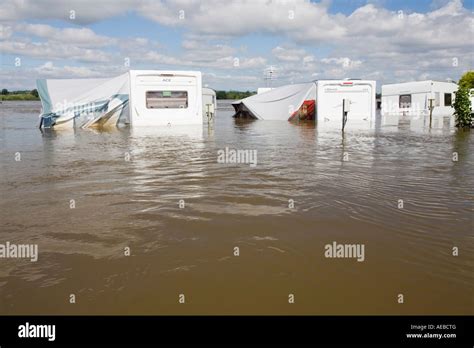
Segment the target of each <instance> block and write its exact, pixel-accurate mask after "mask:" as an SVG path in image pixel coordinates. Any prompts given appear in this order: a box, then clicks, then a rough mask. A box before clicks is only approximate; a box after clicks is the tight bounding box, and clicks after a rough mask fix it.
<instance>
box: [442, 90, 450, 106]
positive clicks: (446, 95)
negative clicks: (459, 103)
mask: <svg viewBox="0 0 474 348" xmlns="http://www.w3.org/2000/svg"><path fill="white" fill-rule="evenodd" d="M444 106H451V93H444Z"/></svg>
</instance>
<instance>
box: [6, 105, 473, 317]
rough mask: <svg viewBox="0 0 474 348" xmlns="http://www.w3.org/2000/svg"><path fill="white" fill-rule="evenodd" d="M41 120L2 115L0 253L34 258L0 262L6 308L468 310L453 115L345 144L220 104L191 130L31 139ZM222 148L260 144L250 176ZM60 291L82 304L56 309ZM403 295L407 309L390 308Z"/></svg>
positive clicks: (469, 235)
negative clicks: (249, 117)
mask: <svg viewBox="0 0 474 348" xmlns="http://www.w3.org/2000/svg"><path fill="white" fill-rule="evenodd" d="M38 113H39V104H37V103H4V104H2V105H1V115H0V144H1V162H0V163H1V168H0V169H1V197H2V198H1V200H0V204H1V212H0V214H1V215H0V216H1V219H2V229H1V231H0V242H4V241H7V240H8V241H10V242H12V243H14V242H16V243H38V244H39V249H40V260H39V261H38V262H37V263H29V262H25V261H22V260H1V263H2V267H1V269H0V295H1V296H2V299H0V310H1V311H2V312H5V313H30V312H32V313H44V312H47V313H50V312H51V313H155V314H156V313H181V312H180V311H181V309H177V308H176V307H174V303H175V302H176V301H175V293H176V291H178V289H187V291H189V292H190V293H192V294H194V298H195V303H196V305H195V307H188V309H187V311H186V310H185V311H184V312H185V313H187V312H190V313H216V314H218V313H261V314H265V313H289V314H291V313H312V314H333V313H334V314H337V313H361V314H364V313H418V314H423V313H471V314H472V291H473V285H472V284H473V281H474V277H473V265H474V263H473V257H472V255H473V252H474V247H473V245H474V243H473V218H472V207H473V200H472V198H473V187H474V185H473V184H474V178H473V165H472V164H473V156H474V146H473V135H472V134H470V133H469V132H458V131H456V130H455V129H453V128H452V121H450V120H449V119H442V118H441V119H436V120H435V122H434V126H433V127H432V128H431V129H430V128H429V127H426V120H420V119H411V120H410V119H409V118H402V119H397V120H395V121H394V119H393V118H391V119H388V118H382V117H378V118H377V121H376V122H375V123H374V124H373V125H372V124H370V125H367V124H362V125H357V124H352V125H351V124H350V120H349V123H348V125H350V126H351V127H348V129H347V132H346V133H345V134H344V135H342V134H341V132H340V130H339V129H338V125H331V124H324V123H320V124H318V125H315V124H314V123H302V124H289V123H286V122H271V121H265V122H264V121H260V122H259V121H240V120H234V119H232V118H231V115H232V111H231V110H230V108H229V105H228V104H222V105H221V106H220V109H219V113H218V116H217V119H216V121H215V124H214V125H213V126H208V125H205V126H204V127H202V128H201V127H180V128H161V129H148V128H145V129H129V128H125V129H117V130H109V131H93V130H77V131H65V132H54V131H53V132H44V133H43V134H42V133H41V132H40V131H39V130H38V129H36V128H35V125H36V122H37V115H38ZM225 147H229V148H235V149H249V150H257V151H258V165H257V166H256V167H254V168H253V167H250V166H249V165H222V164H218V163H217V151H218V150H220V149H224V148H225ZM455 151H456V152H458V153H459V161H458V162H453V161H452V154H453V152H455ZM16 152H20V153H21V156H22V157H21V162H15V161H14V155H15V153H16ZM126 154H129V155H130V161H127V160H126ZM347 154H348V156H349V160H348V161H343V157H344V156H345V155H347ZM71 199H74V200H75V203H76V208H75V209H70V208H69V203H70V200H71ZM181 199H182V200H184V202H185V208H184V209H180V208H179V206H178V201H179V200H181ZM289 199H293V200H294V201H295V208H294V209H289V208H288V201H289ZM399 199H402V200H403V203H404V209H398V200H399ZM333 240H335V241H338V242H341V243H344V242H348V243H365V244H366V253H367V255H366V262H364V263H362V266H361V265H359V264H354V263H351V261H348V260H328V259H325V258H324V257H323V250H324V245H325V244H327V243H331V242H332V241H333ZM126 246H130V247H131V250H132V257H130V258H124V256H123V250H124V248H125V247H126ZM235 246H239V247H240V248H241V256H239V257H238V258H236V257H235V256H233V254H232V252H233V248H234V247H235ZM453 246H459V247H460V256H459V257H453V256H451V250H452V247H453ZM236 260H238V261H236ZM339 261H340V262H339ZM364 267H365V268H364ZM211 283H212V284H213V285H212V286H210V284H211ZM250 284H251V285H250ZM331 284H332V285H331ZM246 288H249V290H246ZM250 288H251V289H252V290H251V291H250ZM42 289H44V290H42ZM73 289H76V290H73ZM292 289H297V290H298V291H297V293H298V295H297V296H300V298H301V300H300V301H299V303H301V304H300V306H299V307H298V306H296V307H294V308H296V309H291V310H290V309H288V308H287V307H286V306H285V305H284V303H285V298H284V296H286V295H284V294H287V293H288V292H289V291H290V292H291V291H292ZM433 289H436V290H435V291H434V292H433ZM71 291H76V292H78V293H79V294H81V296H82V298H84V300H83V302H85V304H84V305H83V307H80V306H76V308H74V309H70V307H68V306H67V304H66V303H64V302H65V301H63V300H60V299H58V298H55V300H54V301H53V300H51V293H55V294H61V293H64V294H68V293H69V292H71ZM294 291H296V290H294ZM402 291H406V292H407V295H408V296H409V298H410V299H411V300H410V302H409V303H408V304H407V306H406V308H407V309H403V310H406V311H407V312H404V311H403V310H402V309H399V308H400V307H396V305H394V304H393V303H392V302H393V301H392V299H391V297H393V296H395V294H397V293H399V292H402ZM222 292H225V293H226V294H227V296H230V297H228V300H227V301H228V302H230V303H232V305H231V304H229V303H228V304H227V305H224V304H223V303H219V302H217V301H215V296H216V293H222ZM347 292H349V293H347ZM356 295H357V296H356ZM64 296H67V295H64ZM278 296H280V297H278ZM351 296H352V297H351ZM59 297H61V296H59ZM256 297H257V298H260V302H258V301H257V302H258V303H257V304H256V303H255V298H256ZM262 298H263V299H265V300H262ZM342 299H344V300H342ZM414 299H416V301H415V300H414ZM2 300H3V303H2ZM42 300H44V301H46V302H48V301H49V302H50V305H49V307H45V305H44V302H43V301H42Z"/></svg>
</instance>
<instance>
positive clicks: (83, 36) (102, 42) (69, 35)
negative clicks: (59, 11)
mask: <svg viewBox="0 0 474 348" xmlns="http://www.w3.org/2000/svg"><path fill="white" fill-rule="evenodd" d="M15 30H16V31H18V32H22V33H26V34H30V35H31V36H36V37H40V38H44V39H48V40H50V41H54V42H58V43H67V44H74V45H76V46H85V47H102V46H108V45H112V44H115V43H116V39H113V38H110V37H106V36H102V35H97V34H96V33H95V32H94V31H92V30H91V29H89V28H64V29H60V28H55V27H52V26H50V25H47V24H27V23H22V24H18V25H17V26H15Z"/></svg>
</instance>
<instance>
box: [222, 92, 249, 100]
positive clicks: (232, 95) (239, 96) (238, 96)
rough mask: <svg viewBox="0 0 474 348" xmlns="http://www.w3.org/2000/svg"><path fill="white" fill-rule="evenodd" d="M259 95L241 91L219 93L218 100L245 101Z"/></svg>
mask: <svg viewBox="0 0 474 348" xmlns="http://www.w3.org/2000/svg"><path fill="white" fill-rule="evenodd" d="M254 94H257V92H250V91H246V92H240V91H217V92H216V97H217V99H243V98H247V97H250V96H251V95H254Z"/></svg>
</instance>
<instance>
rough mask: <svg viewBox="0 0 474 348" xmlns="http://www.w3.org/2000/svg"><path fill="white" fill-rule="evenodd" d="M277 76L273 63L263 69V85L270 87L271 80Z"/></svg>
mask: <svg viewBox="0 0 474 348" xmlns="http://www.w3.org/2000/svg"><path fill="white" fill-rule="evenodd" d="M276 78H277V69H276V67H274V66H273V65H270V66H269V67H267V68H265V70H263V79H264V80H265V87H271V86H272V81H273V80H276Z"/></svg>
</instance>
